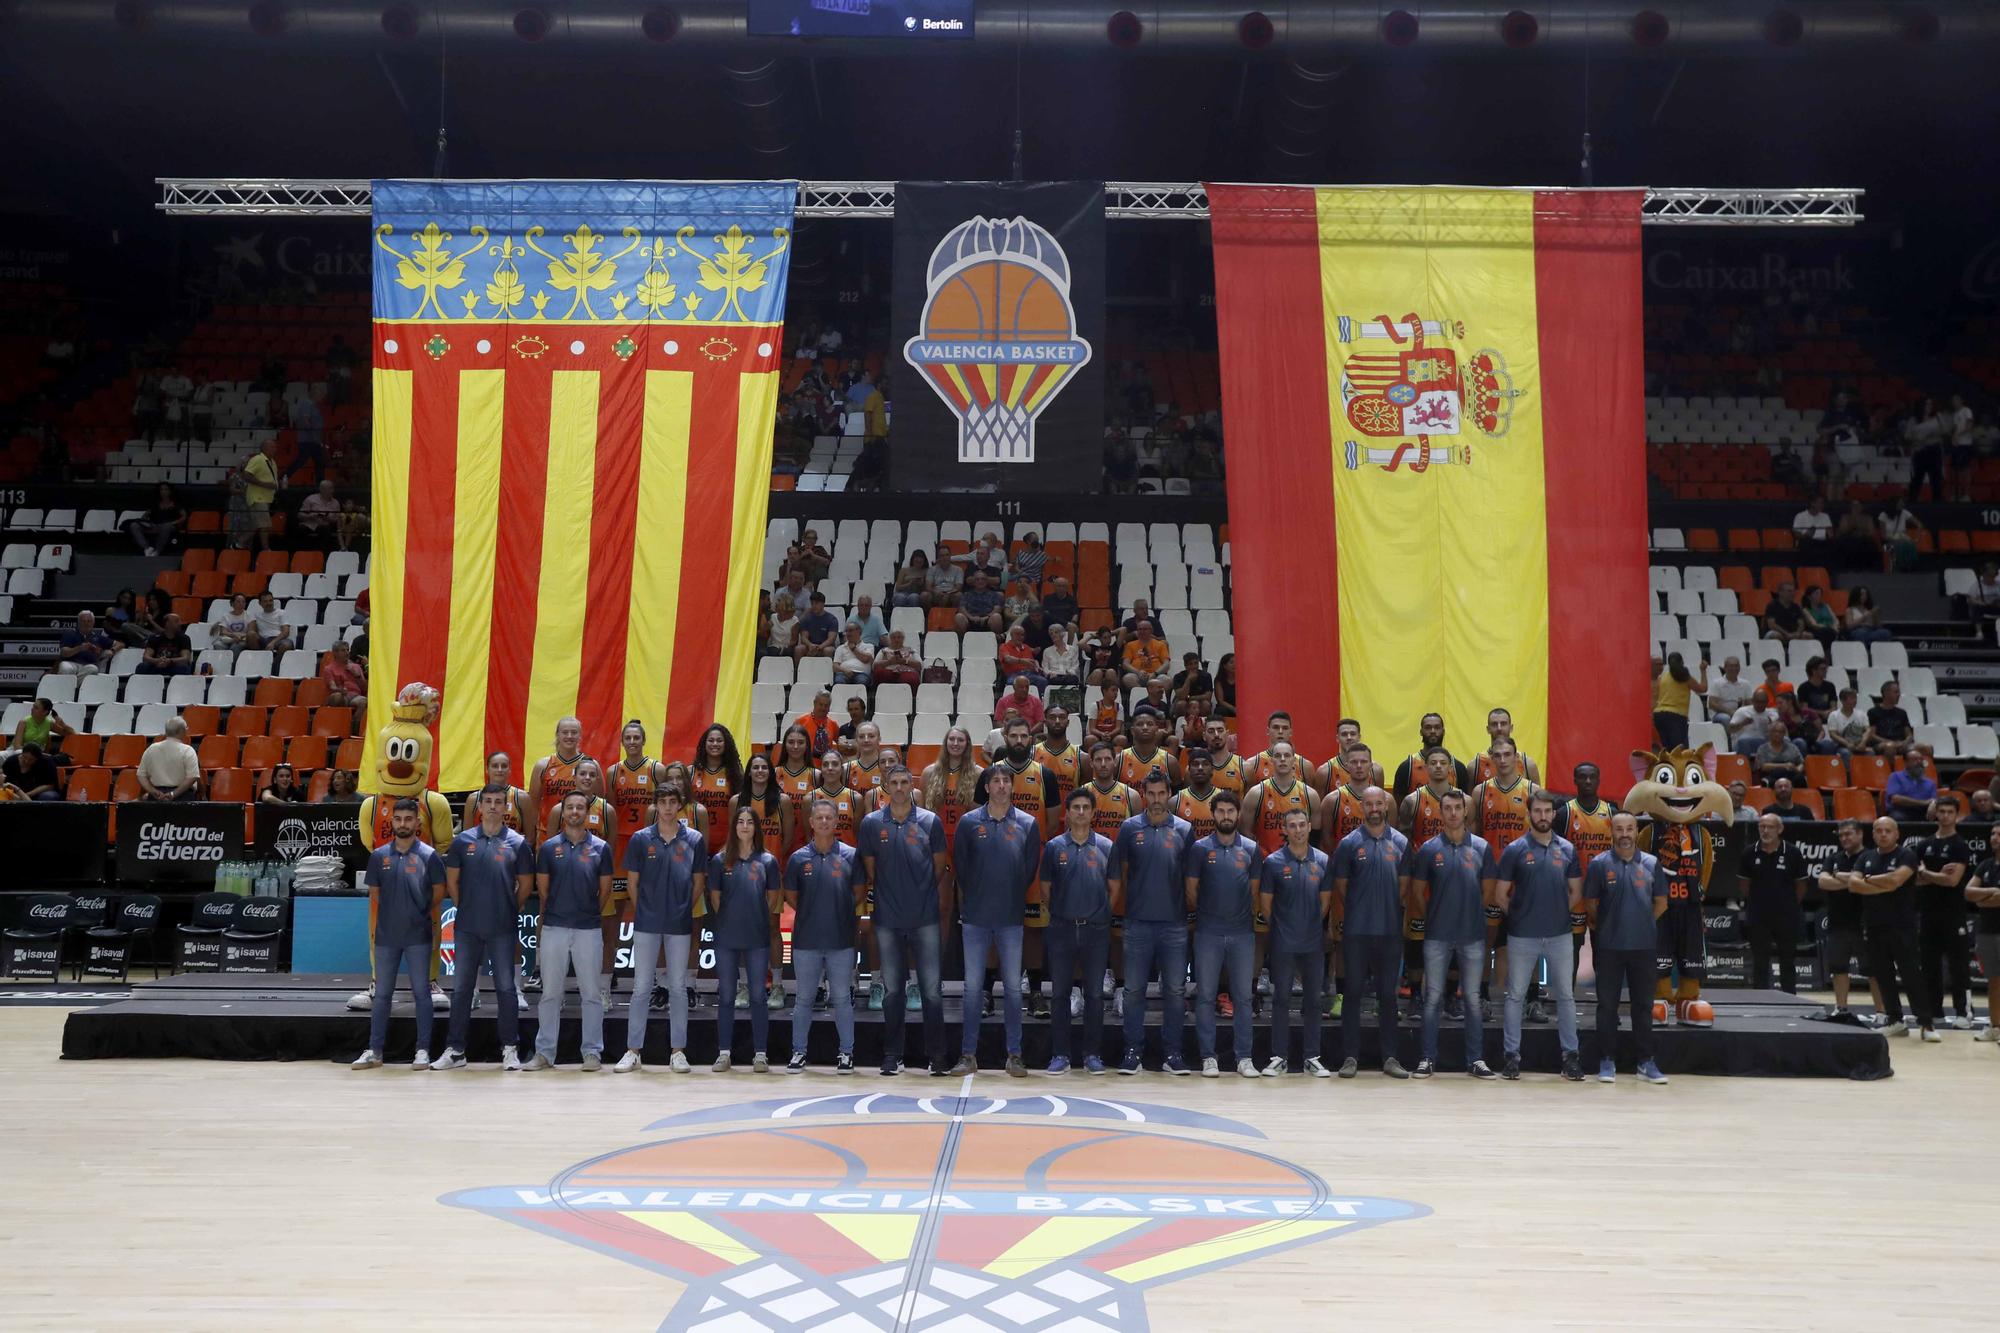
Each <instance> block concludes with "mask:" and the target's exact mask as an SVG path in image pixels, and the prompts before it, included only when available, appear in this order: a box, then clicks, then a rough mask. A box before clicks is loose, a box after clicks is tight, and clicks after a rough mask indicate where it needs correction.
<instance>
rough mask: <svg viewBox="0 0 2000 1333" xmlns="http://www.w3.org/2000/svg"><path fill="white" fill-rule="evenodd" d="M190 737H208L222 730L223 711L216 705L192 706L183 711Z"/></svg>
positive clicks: (182, 714)
mask: <svg viewBox="0 0 2000 1333" xmlns="http://www.w3.org/2000/svg"><path fill="white" fill-rule="evenodd" d="M181 721H183V722H185V723H187V729H188V735H190V736H206V735H208V734H209V733H211V732H215V731H220V730H221V729H222V709H221V708H220V707H218V706H217V705H215V704H190V705H188V706H187V707H186V708H183V709H182V710H181Z"/></svg>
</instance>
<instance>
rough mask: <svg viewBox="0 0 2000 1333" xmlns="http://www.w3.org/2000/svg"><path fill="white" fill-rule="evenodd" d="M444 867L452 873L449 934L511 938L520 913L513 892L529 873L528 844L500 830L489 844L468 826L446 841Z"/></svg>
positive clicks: (511, 832)
mask: <svg viewBox="0 0 2000 1333" xmlns="http://www.w3.org/2000/svg"><path fill="white" fill-rule="evenodd" d="M444 863H445V865H446V866H447V867H448V868H450V869H452V870H456V871H457V872H458V897H457V898H456V899H455V900H454V905H455V906H456V907H457V909H458V915H457V916H456V917H455V918H453V921H452V929H453V930H455V931H462V932H464V933H466V934H469V935H479V936H482V937H484V938H486V939H500V938H508V939H511V938H513V935H514V922H515V920H516V917H517V914H518V913H519V911H520V899H519V898H517V897H516V896H515V893H514V890H515V888H516V886H517V885H518V883H519V877H520V876H522V875H527V874H532V873H534V867H533V866H531V865H529V864H528V840H527V839H526V838H524V837H522V836H521V835H520V834H519V833H516V832H515V831H514V830H513V829H510V828H506V827H504V826H503V827H502V828H501V830H500V831H499V832H498V833H496V834H494V835H493V836H492V837H490V838H489V837H487V836H486V834H485V832H484V831H483V830H482V829H481V828H480V827H479V825H477V824H474V825H473V826H472V827H471V828H469V829H467V830H466V831H465V832H463V833H461V834H459V835H458V836H457V837H456V838H453V839H452V840H451V845H450V846H449V847H447V848H446V849H445V853H444Z"/></svg>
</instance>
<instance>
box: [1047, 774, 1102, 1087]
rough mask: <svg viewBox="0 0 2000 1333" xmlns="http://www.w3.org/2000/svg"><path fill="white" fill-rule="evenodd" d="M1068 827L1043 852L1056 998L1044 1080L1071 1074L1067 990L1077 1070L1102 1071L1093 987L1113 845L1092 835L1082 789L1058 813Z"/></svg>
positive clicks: (1092, 810) (1090, 801) (1098, 1003)
mask: <svg viewBox="0 0 2000 1333" xmlns="http://www.w3.org/2000/svg"><path fill="white" fill-rule="evenodd" d="M1063 810H1064V812H1065V815H1066V818H1067V820H1068V826H1067V827H1066V828H1065V829H1064V830H1063V832H1061V833H1058V834H1057V835H1056V836H1055V837H1053V838H1050V839H1049V842H1048V846H1046V847H1044V848H1043V849H1042V891H1043V893H1044V894H1045V895H1046V896H1047V898H1048V902H1049V925H1048V947H1049V994H1050V995H1052V996H1054V997H1055V1003H1054V1005H1053V1006H1052V1008H1051V1014H1052V1017H1051V1018H1050V1022H1049V1035H1050V1041H1049V1052H1050V1054H1049V1072H1050V1073H1051V1074H1067V1073H1068V1072H1069V1067H1070V1063H1069V1062H1070V1040H1069V1022H1070V1011H1069V1001H1068V999H1067V996H1068V995H1069V988H1070V982H1071V980H1072V979H1077V978H1080V979H1081V980H1082V982H1083V983H1084V984H1083V986H1082V991H1083V1049H1084V1051H1085V1055H1084V1057H1083V1067H1084V1068H1085V1069H1087V1070H1089V1071H1090V1072H1091V1073H1093V1074H1102V1073H1104V1072H1105V1069H1104V1056H1103V1054H1102V1050H1103V1045H1104V991H1103V988H1102V987H1100V986H1099V985H1098V984H1097V977H1098V974H1099V973H1101V972H1103V971H1104V963H1105V959H1106V957H1107V955H1108V953H1109V950H1110V947H1111V871H1112V866H1113V865H1114V863H1115V853H1114V850H1113V848H1112V845H1111V839H1109V838H1107V837H1105V836H1104V835H1103V834H1101V833H1099V832H1097V831H1096V830H1095V829H1093V828H1092V827H1091V819H1092V818H1093V817H1094V816H1095V815H1096V813H1097V801H1096V799H1095V798H1094V797H1092V796H1091V794H1090V791H1089V787H1088V784H1086V785H1085V786H1082V787H1078V788H1077V789H1076V790H1075V791H1073V792H1071V793H1070V794H1069V800H1068V801H1066V802H1065V803H1064V805H1063Z"/></svg>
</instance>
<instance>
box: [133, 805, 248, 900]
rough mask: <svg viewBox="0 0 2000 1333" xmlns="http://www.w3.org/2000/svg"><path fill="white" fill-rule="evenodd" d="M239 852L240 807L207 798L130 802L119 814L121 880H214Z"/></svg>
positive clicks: (202, 882)
mask: <svg viewBox="0 0 2000 1333" xmlns="http://www.w3.org/2000/svg"><path fill="white" fill-rule="evenodd" d="M242 855H243V807H242V806H241V805H240V804H236V803H233V802H232V803H228V804H224V803H221V802H210V801H197V802H185V803H184V802H180V801H133V802H131V803H130V804H128V805H126V806H125V807H124V808H123V809H122V810H120V811H119V812H118V878H119V881H120V882H121V883H125V884H148V883H159V882H162V881H171V882H177V883H200V884H212V883H214V882H215V868H216V867H217V866H219V865H221V864H222V863H223V862H224V861H234V860H237V859H239V858H240V857H241V856H242Z"/></svg>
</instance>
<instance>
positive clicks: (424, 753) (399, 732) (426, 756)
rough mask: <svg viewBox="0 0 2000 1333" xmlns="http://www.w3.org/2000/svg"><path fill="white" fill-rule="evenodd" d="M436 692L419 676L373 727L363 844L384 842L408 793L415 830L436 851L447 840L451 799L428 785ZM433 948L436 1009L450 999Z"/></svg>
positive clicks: (371, 928)
mask: <svg viewBox="0 0 2000 1333" xmlns="http://www.w3.org/2000/svg"><path fill="white" fill-rule="evenodd" d="M437 715H438V692H437V691H436V690H435V689H432V688H431V687H430V686H429V685H425V684H423V683H422V682H420V681H412V682H410V683H409V684H408V685H405V686H404V687H403V688H402V691H401V692H400V693H399V694H397V696H396V705H395V708H394V709H393V710H391V717H390V719H389V721H388V723H387V724H386V725H384V726H383V728H382V729H381V730H380V731H378V732H376V733H375V747H376V748H375V792H374V794H373V795H371V796H369V797H367V798H366V799H365V800H363V801H362V802H361V818H360V819H359V820H358V821H357V822H356V824H355V829H354V832H355V836H356V837H358V838H359V839H361V845H362V846H363V847H364V848H366V849H367V850H369V851H371V852H372V851H374V850H375V849H376V848H377V847H380V846H381V845H382V844H383V843H385V842H388V841H389V839H390V837H391V834H390V830H389V816H390V814H391V812H392V811H393V810H394V809H395V806H396V802H397V801H398V800H401V799H402V798H403V797H405V796H408V797H410V798H412V799H413V800H415V801H416V802H417V803H418V804H419V805H421V806H422V807H423V810H422V813H421V814H420V815H419V816H418V820H417V836H418V837H419V838H421V839H423V840H424V841H425V842H427V843H429V844H430V845H431V846H433V847H435V848H437V850H438V851H439V853H440V854H441V853H443V851H444V849H445V848H447V847H449V846H450V845H451V837H452V821H451V802H450V801H448V800H446V799H445V796H444V793H443V792H438V791H432V790H431V789H430V786H429V783H430V775H431V747H432V744H433V742H432V739H431V733H430V728H431V725H432V724H433V723H435V722H436V721H437ZM368 933H369V936H370V937H371V939H372V937H373V936H374V933H375V914H374V911H373V910H372V904H371V910H370V912H369V914H368ZM369 959H370V966H371V968H372V967H373V959H374V951H373V950H370V951H369ZM437 976H438V959H437V954H436V953H435V952H433V953H432V954H431V1003H432V1005H433V1006H435V1007H436V1008H439V1009H443V1008H446V1007H448V1006H449V1005H450V999H449V997H447V996H446V995H445V993H444V991H443V989H442V988H441V987H439V986H438V984H437ZM374 996H375V987H374V983H373V981H372V980H371V982H370V984H369V987H368V989H367V990H365V991H361V992H359V993H357V994H355V995H351V996H349V997H348V1000H347V1007H348V1008H349V1009H366V1008H368V1007H369V1005H370V1004H371V1003H372V1002H373V1000H374Z"/></svg>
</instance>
